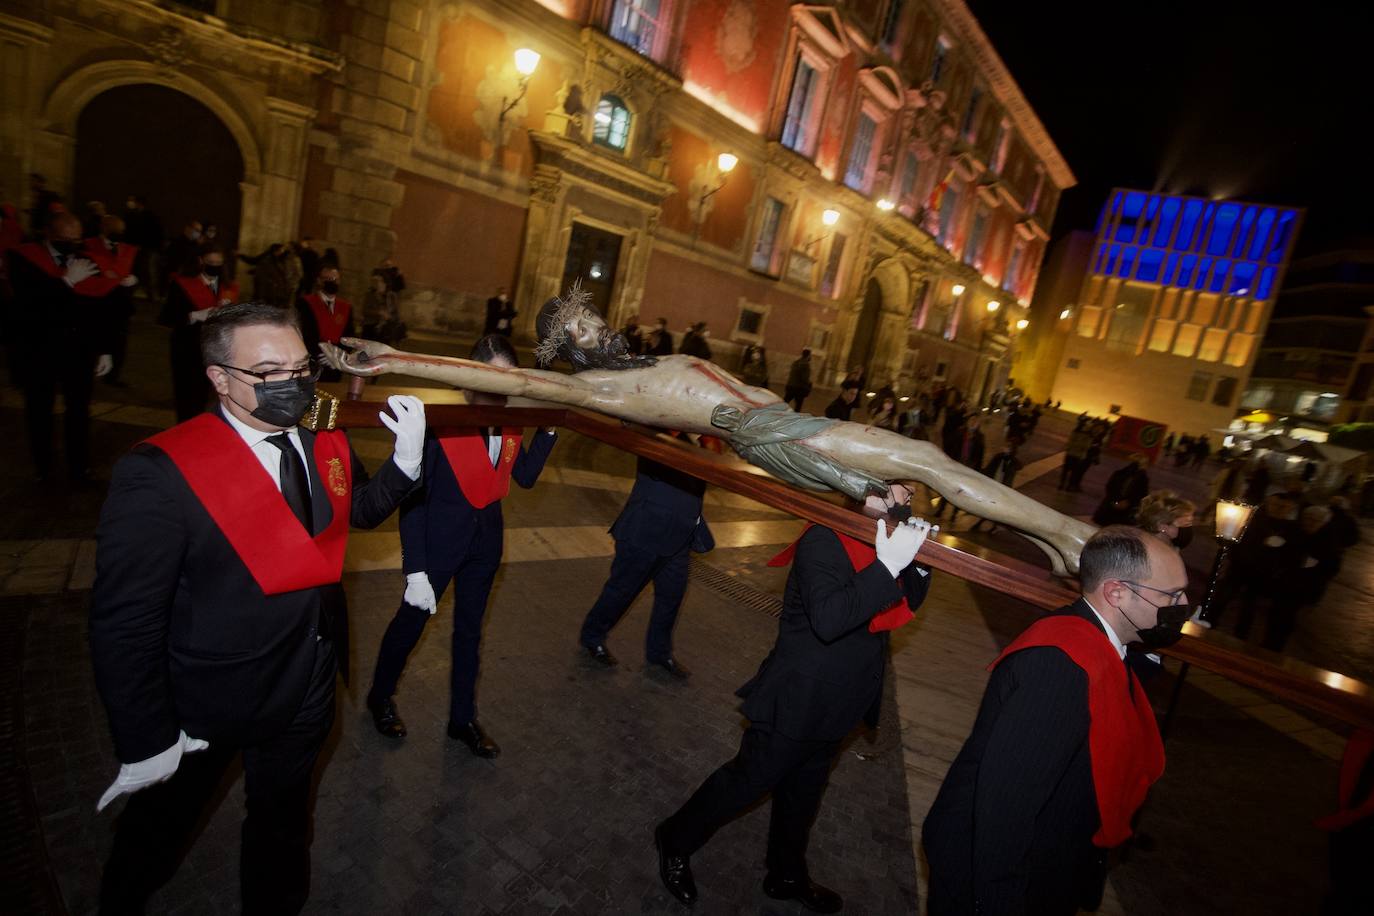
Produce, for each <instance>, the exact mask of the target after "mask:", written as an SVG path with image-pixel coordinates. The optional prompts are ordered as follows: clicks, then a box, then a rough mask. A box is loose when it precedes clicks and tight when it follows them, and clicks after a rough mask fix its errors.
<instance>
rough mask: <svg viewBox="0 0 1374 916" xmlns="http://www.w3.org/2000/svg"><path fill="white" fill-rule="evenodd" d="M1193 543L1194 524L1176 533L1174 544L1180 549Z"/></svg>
mask: <svg viewBox="0 0 1374 916" xmlns="http://www.w3.org/2000/svg"><path fill="white" fill-rule="evenodd" d="M1191 543H1193V526H1192V525H1189V526H1188V527H1186V528H1180V529H1178V534H1176V535H1174V546H1175V547H1177V548H1178V549H1179V550H1182V549H1183V548H1185V547H1187V546H1188V545H1189V544H1191Z"/></svg>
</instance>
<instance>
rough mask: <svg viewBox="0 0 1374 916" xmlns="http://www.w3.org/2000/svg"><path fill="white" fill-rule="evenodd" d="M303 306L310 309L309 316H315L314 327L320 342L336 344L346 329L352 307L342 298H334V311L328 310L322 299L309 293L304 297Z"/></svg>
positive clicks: (315, 294) (316, 294) (318, 295)
mask: <svg viewBox="0 0 1374 916" xmlns="http://www.w3.org/2000/svg"><path fill="white" fill-rule="evenodd" d="M305 304H306V305H308V306H309V307H310V314H311V315H313V316H315V327H316V328H318V329H319V332H320V340H322V341H328V342H329V343H333V344H336V343H338V342H339V338H340V337H342V336H343V332H344V331H345V330H347V328H348V316H349V314H350V313H352V311H353V306H352V305H350V304H349V302H348V300H347V299H344V298H343V297H342V296H335V297H334V311H332V312H331V311H330V310H329V306H328V305H326V304H325V301H324V297H323V296H321V295H320V294H319V293H311V294H310V295H308V296H306V297H305Z"/></svg>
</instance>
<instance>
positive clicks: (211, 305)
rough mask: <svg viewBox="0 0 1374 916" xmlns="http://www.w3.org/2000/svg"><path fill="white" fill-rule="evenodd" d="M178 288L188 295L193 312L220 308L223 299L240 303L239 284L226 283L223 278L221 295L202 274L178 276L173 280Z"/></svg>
mask: <svg viewBox="0 0 1374 916" xmlns="http://www.w3.org/2000/svg"><path fill="white" fill-rule="evenodd" d="M172 279H173V280H174V281H176V284H177V286H180V287H181V291H182V292H184V293H185V294H186V298H187V299H190V300H191V305H192V308H191V311H193V312H199V311H202V310H204V309H217V308H219V304H220V300H221V299H228V300H229V301H230V302H238V301H239V285H238V284H237V283H226V282H225V281H224V279H223V278H220V281H219V294H218V295H216V293H215V291H214V290H212V289H211V288H210V286H209V284H207V283H206V282H205V281H204V280H202V279H201V278H200V274H196V275H195V276H194V277H188V276H186V275H185V274H177V275H176V276H175V277H173V278H172Z"/></svg>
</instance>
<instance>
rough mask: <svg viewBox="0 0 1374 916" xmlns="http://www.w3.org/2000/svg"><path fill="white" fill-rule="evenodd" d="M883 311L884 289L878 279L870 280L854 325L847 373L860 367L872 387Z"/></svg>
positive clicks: (870, 278)
mask: <svg viewBox="0 0 1374 916" xmlns="http://www.w3.org/2000/svg"><path fill="white" fill-rule="evenodd" d="M882 310H883V288H882V286H881V285H880V284H879V283H878V278H877V277H869V278H868V286H866V287H864V304H863V307H862V308H861V309H860V310H859V319H858V321H857V322H856V323H855V325H854V337H853V338H852V339H851V341H850V343H849V365H847V366H845V367H844V368H845V371H846V372H847V371H849V369H851V368H853V367H855V366H860V367H862V369H863V371H864V378H866V379H867V380H868V383H869V385H870V386H872V385H873V384H874V383H875V381H876V380H875V379H874V378H873V371H872V362H873V340H874V337H875V336H876V335H877V332H878V314H879V313H880V312H881V311H882Z"/></svg>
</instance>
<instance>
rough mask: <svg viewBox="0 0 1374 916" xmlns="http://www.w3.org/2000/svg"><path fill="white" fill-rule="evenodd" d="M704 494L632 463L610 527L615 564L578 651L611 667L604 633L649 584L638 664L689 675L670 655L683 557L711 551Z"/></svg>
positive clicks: (673, 476) (682, 587)
mask: <svg viewBox="0 0 1374 916" xmlns="http://www.w3.org/2000/svg"><path fill="white" fill-rule="evenodd" d="M705 492H706V484H705V483H704V482H702V481H701V480H698V479H697V478H695V477H693V476H691V475H690V474H684V473H682V472H681V471H677V470H674V469H673V468H670V467H667V466H666V465H662V464H659V463H658V462H657V461H650V460H649V459H647V458H640V459H639V464H638V466H637V468H636V469H635V485H634V489H632V490H631V491H630V498H629V500H628V501H627V502H626V503H625V508H624V509H622V510H620V515H619V516H617V517H616V520H615V523H614V524H612V525H611V536H612V537H614V538H615V559H614V560H612V561H611V574H610V578H608V579H607V580H606V585H605V587H604V588H602V590H601V596H600V597H598V598H597V599H596V603H595V604H593V605H592V608H591V610H590V611H588V612H587V618H586V620H584V621H583V622H582V633H581V636H580V637H579V642H581V643H582V647H583V648H585V649H586V650H587V652H588V653H590V654H591V657H592V658H593V659H594V660H596V661H597V662H599V663H600V664H602V665H604V666H605V667H607V668H612V667H615V665H616V659H615V656H613V655H612V654H611V653H610V652H609V651H607V649H606V636H607V634H609V633H610V632H611V629H612V628H613V627H614V626H615V625H616V624H617V623H618V622H619V621H620V618H621V617H623V616H624V615H625V612H626V611H627V610H629V609H630V605H631V604H633V603H634V600H635V598H637V597H639V593H640V592H642V591H643V590H644V586H646V585H648V584H649V582H650V581H652V582H653V583H654V610H653V614H652V615H651V616H650V618H649V629H648V633H647V634H646V635H645V638H644V660H645V661H646V662H648V663H649V664H650V665H657V666H659V667H660V668H662V669H664V670H665V671H667V672H668V673H669V674H671V675H673V676H674V677H677V678H683V679H685V678H687V677H688V676H689V674H690V673H689V672H688V670H687V668H686V666H684V665H682V664H680V663H679V662H678V660H677V659H676V658H675V657H674V655H673V625H674V624H675V623H676V622H677V612H678V610H679V609H680V608H681V607H682V598H683V596H684V595H686V594H687V560H688V554H689V553H690V552H692V551H695V552H696V553H706V552H707V551H708V550H711V549H712V548H713V547H715V546H716V541H715V538H713V537H712V536H711V529H710V528H709V527H707V525H706V519H705V518H703V517H702V514H701V500H702V496H703V495H704V494H705Z"/></svg>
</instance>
